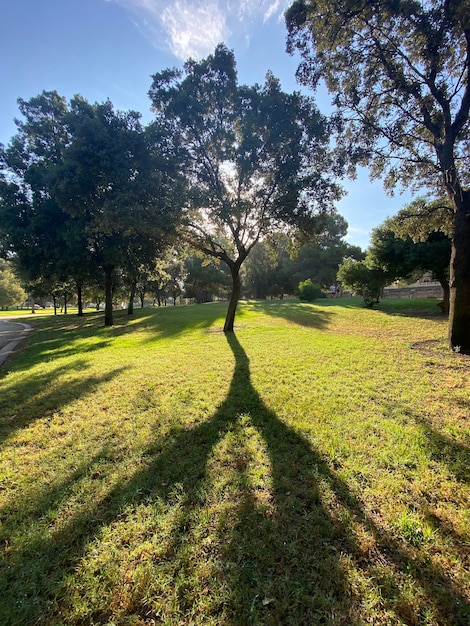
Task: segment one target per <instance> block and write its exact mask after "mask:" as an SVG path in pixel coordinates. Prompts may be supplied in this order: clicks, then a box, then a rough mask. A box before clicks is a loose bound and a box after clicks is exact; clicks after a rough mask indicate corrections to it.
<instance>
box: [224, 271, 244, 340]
mask: <svg viewBox="0 0 470 626" xmlns="http://www.w3.org/2000/svg"><path fill="white" fill-rule="evenodd" d="M229 267H230V272H231V274H232V295H231V296H230V302H229V305H228V310H227V316H226V318H225V324H224V333H233V325H234V322H235V313H236V312H237V306H238V301H239V300H240V291H241V282H240V265H239V264H238V263H234V264H233V265H230V266H229Z"/></svg>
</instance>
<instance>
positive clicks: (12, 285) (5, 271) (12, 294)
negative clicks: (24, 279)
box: [0, 259, 27, 309]
mask: <svg viewBox="0 0 470 626" xmlns="http://www.w3.org/2000/svg"><path fill="white" fill-rule="evenodd" d="M26 298H27V295H26V293H25V291H24V289H23V288H22V287H21V285H20V284H19V281H18V278H17V277H16V276H15V274H14V272H13V271H12V269H11V267H10V264H9V263H7V262H6V261H3V260H1V259H0V307H1V308H2V309H8V308H9V307H11V306H15V305H20V304H23V303H24V302H25V301H26Z"/></svg>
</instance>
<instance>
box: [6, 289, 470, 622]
mask: <svg viewBox="0 0 470 626" xmlns="http://www.w3.org/2000/svg"><path fill="white" fill-rule="evenodd" d="M225 306H226V305H225V303H220V304H212V305H203V306H193V307H171V308H166V309H159V310H152V309H143V310H139V311H136V313H135V316H134V317H133V318H131V319H128V317H127V315H126V314H125V312H122V313H121V312H118V313H117V314H116V325H115V326H114V327H111V328H104V327H102V317H101V316H100V314H97V313H90V314H87V315H86V316H85V317H84V318H78V317H75V316H67V317H65V316H58V317H53V316H50V317H46V316H41V317H40V318H39V317H38V318H35V319H34V320H33V322H30V323H33V325H34V327H35V331H34V333H33V334H32V335H30V337H29V338H28V340H27V342H26V344H25V346H24V347H23V349H22V350H21V351H19V353H18V354H17V355H16V356H15V358H14V359H12V360H10V361H8V362H7V364H6V365H5V366H3V369H2V370H1V372H0V376H1V378H0V389H1V399H0V438H1V442H2V448H1V452H0V476H1V490H0V507H1V518H0V519H1V530H0V533H1V541H2V569H1V570H0V590H1V597H2V600H1V602H0V623H2V624H12V625H24V624H36V623H41V624H51V625H52V624H57V625H58V624H77V625H78V624H104V623H106V624H142V625H143V624H151V623H161V624H168V625H170V624H171V625H173V624H182V623H183V624H185V625H186V624H200V625H203V624H204V625H207V624H208V625H211V624H212V625H221V624H227V625H229V624H230V625H234V624H266V625H268V624H273V625H275V624H276V625H277V624H296V625H299V626H301V625H302V626H303V625H305V624H338V625H339V624H352V625H354V624H357V625H359V624H365V623H375V624H390V625H392V624H425V625H428V626H435V625H439V624H443V625H444V624H456V625H460V624H465V623H468V621H469V620H470V609H469V600H470V576H469V569H468V545H469V541H470V536H469V535H470V532H469V531H470V499H469V461H470V453H469V446H470V435H469V429H468V415H469V413H470V360H469V359H468V357H465V356H463V355H457V354H453V353H450V352H447V350H446V349H445V336H446V331H447V328H446V321H445V320H444V319H443V318H442V317H440V316H439V315H438V314H437V313H436V311H434V307H435V303H434V302H428V303H427V306H424V305H423V303H418V302H413V301H408V302H407V303H406V306H405V305H404V304H403V303H402V302H386V303H385V304H383V306H382V305H380V308H379V310H365V309H362V308H360V306H359V305H358V303H356V302H355V301H351V300H337V301H334V300H326V301H324V302H321V303H318V304H305V303H298V302H294V301H286V302H263V303H260V302H246V303H242V304H241V306H240V312H239V315H238V317H237V320H236V333H235V335H234V336H232V335H228V336H227V337H226V336H225V335H224V334H223V333H222V332H221V327H222V324H223V319H224V313H225Z"/></svg>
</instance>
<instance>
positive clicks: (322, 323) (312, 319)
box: [245, 300, 334, 330]
mask: <svg viewBox="0 0 470 626" xmlns="http://www.w3.org/2000/svg"><path fill="white" fill-rule="evenodd" d="M320 302H322V301H319V303H320ZM319 303H312V304H307V303H305V302H299V301H297V300H295V301H286V300H282V301H263V302H259V301H256V302H249V303H247V304H246V305H245V306H246V307H248V308H252V309H253V310H254V311H258V312H260V313H264V314H265V315H269V316H271V317H279V318H282V319H285V320H287V321H289V322H292V323H294V324H296V325H298V326H306V327H308V328H317V329H318V330H325V329H326V328H327V327H328V321H329V320H330V318H331V317H332V315H334V312H333V311H331V310H330V309H329V308H326V307H321V306H312V305H314V304H319Z"/></svg>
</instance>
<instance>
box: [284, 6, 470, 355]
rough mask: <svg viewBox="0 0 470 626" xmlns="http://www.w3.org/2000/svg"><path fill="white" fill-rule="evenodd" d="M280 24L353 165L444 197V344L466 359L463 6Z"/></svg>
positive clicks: (307, 11)
mask: <svg viewBox="0 0 470 626" xmlns="http://www.w3.org/2000/svg"><path fill="white" fill-rule="evenodd" d="M286 21H287V28H288V31H289V37H288V50H289V51H290V52H292V51H293V50H295V49H298V50H299V51H300V53H301V54H302V56H303V62H302V64H301V65H300V67H299V70H298V76H299V78H300V80H301V81H302V82H303V83H305V84H308V85H310V86H312V87H313V88H315V87H316V86H317V85H318V82H319V81H320V79H323V80H324V81H325V83H326V86H327V88H328V89H329V91H330V92H331V93H333V94H335V103H336V106H337V107H338V112H339V118H338V123H339V130H340V131H341V133H340V141H339V147H340V148H343V149H344V150H345V152H346V154H347V155H348V157H349V158H350V159H351V161H352V162H353V163H355V164H357V163H359V164H361V165H365V166H368V167H370V169H371V173H372V175H373V176H375V177H379V176H384V180H385V185H386V187H387V188H393V187H394V186H395V184H396V183H397V182H401V183H402V184H403V185H405V186H411V187H412V188H414V189H419V188H423V187H429V188H430V189H432V190H433V192H434V193H436V194H437V195H438V196H440V195H442V194H446V195H447V197H448V199H449V202H450V205H451V207H452V210H453V227H452V258H451V264H450V314H449V343H450V346H451V347H452V348H456V347H457V346H459V347H460V349H461V350H462V351H465V352H470V281H469V280H468V276H469V274H470V189H469V177H470V170H469V169H468V157H469V110H470V0H433V1H431V0H429V1H428V0H383V1H382V0H380V1H379V0H369V1H367V2H363V1H362V0H298V1H297V2H295V3H294V4H293V5H292V6H291V8H290V9H289V11H288V12H287V16H286Z"/></svg>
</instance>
